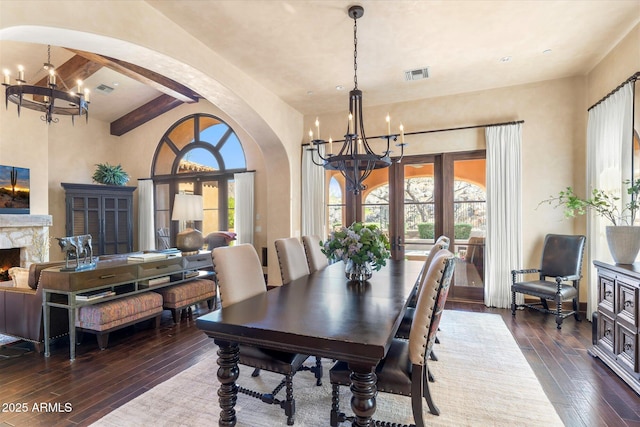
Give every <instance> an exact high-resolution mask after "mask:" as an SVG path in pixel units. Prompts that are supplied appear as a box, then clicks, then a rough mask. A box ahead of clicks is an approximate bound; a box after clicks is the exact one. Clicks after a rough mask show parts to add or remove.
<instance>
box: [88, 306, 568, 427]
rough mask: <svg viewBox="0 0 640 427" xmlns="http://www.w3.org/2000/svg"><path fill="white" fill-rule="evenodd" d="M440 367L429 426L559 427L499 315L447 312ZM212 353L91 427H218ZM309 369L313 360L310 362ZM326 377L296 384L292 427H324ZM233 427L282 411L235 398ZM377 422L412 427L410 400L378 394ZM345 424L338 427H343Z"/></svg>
mask: <svg viewBox="0 0 640 427" xmlns="http://www.w3.org/2000/svg"><path fill="white" fill-rule="evenodd" d="M440 328H441V331H440V332H439V334H438V336H439V339H440V342H441V344H439V345H436V347H435V348H436V350H437V356H438V361H437V362H430V363H429V367H430V369H431V371H432V372H433V374H434V376H435V378H436V382H435V383H431V388H430V389H431V395H432V396H433V398H434V401H435V403H436V405H437V406H438V407H439V408H440V411H441V414H440V416H434V415H431V414H430V413H429V412H428V409H427V405H426V404H424V408H425V409H424V410H425V422H426V424H427V425H429V426H443V427H445V426H446V427H450V426H505V427H506V426H509V427H511V426H540V425H544V426H562V425H563V424H562V422H561V420H560V418H559V417H558V415H557V413H556V411H555V409H554V408H553V405H552V404H551V403H550V402H549V400H548V399H547V397H546V395H545V394H544V391H543V390H542V386H541V385H540V383H539V382H538V380H537V379H536V376H535V374H534V373H533V371H532V370H531V367H530V366H529V365H528V364H527V361H526V359H525V357H524V355H523V354H522V352H521V351H520V349H519V348H518V345H517V344H516V342H515V341H514V339H513V337H512V336H511V333H510V332H509V330H508V329H507V327H506V325H505V324H504V322H503V320H502V317H501V316H499V315H496V314H487V313H471V312H464V311H451V310H447V311H445V312H444V313H443V316H442V321H441V327H440ZM216 357H217V356H216V354H215V352H212V353H211V357H209V358H207V359H206V360H204V361H202V362H199V363H198V364H196V365H194V366H192V367H191V368H189V369H187V370H185V371H183V372H181V373H179V374H178V375H176V376H175V377H173V378H171V379H169V380H167V381H166V382H164V383H162V384H160V385H158V386H156V387H154V388H153V389H151V390H150V391H148V392H146V393H144V394H143V395H141V396H138V397H137V398H135V399H133V400H132V401H130V402H128V403H126V404H125V405H123V406H121V407H119V408H117V409H115V410H114V411H113V412H111V413H109V414H108V415H106V416H105V417H103V418H102V419H100V420H99V421H97V422H96V423H94V424H93V425H94V426H118V427H121V426H149V425H154V426H197V425H217V422H218V414H219V406H218V396H217V390H218V385H219V383H218V380H217V377H216V371H217V365H216ZM311 362H313V358H311V359H309V361H308V363H311ZM323 363H324V367H325V378H324V382H323V385H322V386H321V387H317V386H315V381H314V378H313V375H312V374H311V373H309V372H300V373H298V374H297V375H296V376H295V377H294V395H295V398H296V420H295V425H296V426H299V427H305V426H307V427H316V426H318V427H326V426H328V425H329V413H330V410H331V384H330V383H329V378H328V372H327V371H328V368H329V367H330V366H331V363H332V362H331V361H330V360H323ZM251 372H252V370H251V369H249V368H244V367H242V366H241V367H240V379H239V380H238V383H239V384H242V385H245V386H248V387H250V388H253V389H257V390H264V391H268V390H270V387H272V386H273V384H277V382H278V381H279V377H278V376H275V375H273V374H270V373H268V372H264V371H263V372H262V373H261V374H260V377H259V378H251V377H250V374H251ZM340 389H341V396H340V405H341V408H342V409H346V410H347V411H350V404H349V401H350V391H349V390H348V388H347V387H341V388H340ZM236 416H237V418H238V424H237V425H238V426H242V427H262V426H264V427H274V426H286V417H285V416H284V413H283V411H282V410H281V409H280V408H279V407H277V406H275V405H266V404H264V403H261V402H260V401H259V400H257V399H254V398H251V397H248V396H246V395H242V394H240V395H239V396H238V402H237V404H236ZM375 419H380V420H388V421H392V422H396V423H404V424H411V423H413V416H412V413H411V400H410V398H408V397H403V396H396V395H391V394H387V393H379V394H378V397H377V410H376V413H375ZM346 425H347V424H346V423H345V424H343V426H346Z"/></svg>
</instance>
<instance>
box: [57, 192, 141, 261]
mask: <svg viewBox="0 0 640 427" xmlns="http://www.w3.org/2000/svg"><path fill="white" fill-rule="evenodd" d="M62 187H63V188H64V190H65V202H66V211H67V218H66V233H67V236H76V235H80V234H91V237H92V246H93V253H94V255H110V254H121V253H127V252H132V251H133V192H134V191H135V189H136V187H128V186H113V185H93V184H70V183H62Z"/></svg>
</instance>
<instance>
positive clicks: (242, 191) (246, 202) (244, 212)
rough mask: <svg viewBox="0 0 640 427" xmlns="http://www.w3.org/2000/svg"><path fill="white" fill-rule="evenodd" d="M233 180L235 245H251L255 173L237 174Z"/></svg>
mask: <svg viewBox="0 0 640 427" xmlns="http://www.w3.org/2000/svg"><path fill="white" fill-rule="evenodd" d="M233 178H234V180H235V198H236V207H235V213H234V221H235V225H234V229H235V233H236V243H237V244H240V243H251V244H253V216H254V213H253V212H254V207H253V193H254V190H253V187H254V179H255V172H243V173H237V174H235V175H234V176H233Z"/></svg>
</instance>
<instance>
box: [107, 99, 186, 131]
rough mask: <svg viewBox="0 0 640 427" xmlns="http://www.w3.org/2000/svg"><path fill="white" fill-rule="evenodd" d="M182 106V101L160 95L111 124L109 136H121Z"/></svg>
mask: <svg viewBox="0 0 640 427" xmlns="http://www.w3.org/2000/svg"><path fill="white" fill-rule="evenodd" d="M182 104H183V102H182V101H180V100H179V99H176V98H174V97H172V96H169V95H160V96H159V97H157V98H156V99H154V100H152V101H149V102H147V103H146V104H144V105H143V106H141V107H139V108H136V109H135V110H133V111H131V112H130V113H127V114H125V115H124V116H122V117H120V118H119V119H117V120H115V121H113V122H111V135H114V136H122V135H124V134H125V133H127V132H129V131H130V130H133V129H135V128H137V127H138V126H142V125H143V124H145V123H147V122H148V121H150V120H152V119H154V118H156V117H158V116H159V115H161V114H163V113H166V112H167V111H169V110H171V109H173V108H175V107H177V106H179V105H182Z"/></svg>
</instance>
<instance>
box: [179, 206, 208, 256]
mask: <svg viewBox="0 0 640 427" xmlns="http://www.w3.org/2000/svg"><path fill="white" fill-rule="evenodd" d="M202 219H203V203H202V196H197V195H193V194H176V197H175V199H174V201H173V214H172V215H171V220H172V221H185V222H186V223H187V226H186V228H185V229H184V230H182V231H181V232H179V233H178V234H177V235H176V247H177V248H178V249H180V250H181V251H182V252H195V251H198V250H200V248H202V245H203V244H204V238H203V237H202V233H201V232H199V231H198V230H196V229H194V228H190V227H189V226H188V223H189V222H192V223H193V222H194V221H202Z"/></svg>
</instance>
